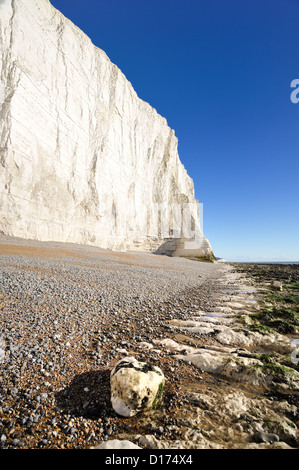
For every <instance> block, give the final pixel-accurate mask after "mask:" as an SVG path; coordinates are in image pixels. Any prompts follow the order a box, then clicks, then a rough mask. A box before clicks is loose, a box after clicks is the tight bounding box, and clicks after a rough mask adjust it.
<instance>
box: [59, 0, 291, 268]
mask: <svg viewBox="0 0 299 470" xmlns="http://www.w3.org/2000/svg"><path fill="white" fill-rule="evenodd" d="M51 3H52V5H53V6H55V7H56V8H57V9H58V10H60V11H61V12H62V13H63V14H64V15H65V16H66V17H67V18H69V19H70V20H71V21H73V22H74V23H75V24H76V25H77V26H78V27H79V28H81V29H82V30H83V31H84V32H85V33H86V34H87V35H88V36H89V37H90V39H91V40H92V42H93V43H94V44H95V45H96V46H98V47H100V48H101V49H103V50H104V51H105V52H106V54H107V55H108V57H109V58H110V60H111V61H112V62H113V63H115V64H116V65H117V66H118V67H119V68H120V69H121V70H122V72H123V73H124V74H125V76H126V77H127V79H128V80H129V81H130V82H131V83H132V85H133V87H134V89H135V90H136V92H137V94H138V96H139V97H140V98H141V99H143V100H145V101H147V102H149V103H150V104H151V105H152V106H153V107H154V108H156V110H157V111H158V113H160V114H161V115H162V116H164V117H165V118H166V119H167V122H168V124H169V126H170V127H171V128H173V129H174V130H175V134H176V136H177V137H178V141H179V147H178V150H179V155H180V159H181V161H182V162H183V164H184V165H185V167H186V169H187V171H188V173H189V175H190V176H191V177H192V179H193V181H194V185H195V195H196V198H197V199H198V200H199V202H200V203H203V208H204V216H203V230H204V234H205V235H206V236H207V238H208V239H209V240H210V242H211V245H212V248H213V250H214V253H215V255H216V256H219V257H224V258H225V259H227V260H229V261H235V260H243V259H244V260H245V259H246V260H259V259H261V258H264V259H266V260H299V132H298V130H299V103H297V104H295V103H292V102H291V99H290V95H291V92H292V91H293V89H292V88H291V87H290V84H291V81H292V80H294V79H297V78H298V79H299V48H298V45H299V0H84V1H82V0H51ZM298 96H299V95H298Z"/></svg>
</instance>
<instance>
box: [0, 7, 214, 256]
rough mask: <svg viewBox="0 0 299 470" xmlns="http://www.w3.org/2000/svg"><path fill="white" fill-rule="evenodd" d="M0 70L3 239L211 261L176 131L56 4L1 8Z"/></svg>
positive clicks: (0, 220)
mask: <svg viewBox="0 0 299 470" xmlns="http://www.w3.org/2000/svg"><path fill="white" fill-rule="evenodd" d="M0 65H1V76H0V117H1V119H0V190H1V196H0V231H2V232H4V233H5V234H8V235H14V236H19V237H25V238H35V239H39V240H55V241H68V242H75V243H85V244H94V245H98V246H101V247H103V248H111V249H120V250H122V249H124V250H125V249H150V250H154V249H157V248H158V247H161V246H162V248H161V250H163V246H164V247H166V248H167V247H168V248H167V249H169V250H172V251H173V252H174V253H175V254H184V249H185V248H184V247H185V245H186V244H185V240H187V241H188V242H190V239H191V240H192V238H193V239H194V240H197V242H196V243H197V245H192V246H193V248H192V247H191V246H190V249H191V251H192V250H193V251H194V250H195V251H194V253H195V254H197V255H198V256H205V255H209V254H211V253H212V251H211V247H210V245H209V243H208V241H207V240H206V239H205V238H204V237H203V236H202V233H201V231H200V228H199V217H198V204H197V202H196V200H195V199H194V188H193V182H192V180H191V178H190V177H189V176H188V175H187V172H186V170H185V168H184V166H183V165H182V163H181V162H180V160H179V156H178V152H177V138H176V137H175V134H174V131H173V130H172V129H170V128H169V127H168V125H167V122H166V120H165V118H163V117H162V116H160V115H159V114H158V113H157V112H156V110H155V109H153V108H152V107H151V106H150V105H149V104H148V103H146V102H144V101H142V100H141V99H139V98H138V96H137V94H136V92H135V91H134V89H133V87H132V85H131V83H130V82H129V81H128V80H127V79H126V77H125V76H124V75H123V73H122V72H121V71H120V70H119V69H118V67H117V66H116V65H114V64H112V63H111V61H110V60H109V58H108V57H107V55H106V54H105V53H104V52H103V51H102V50H101V49H99V48H97V47H95V46H94V45H93V44H92V43H91V41H90V39H89V38H88V37H87V36H86V35H85V34H84V33H83V32H82V31H81V30H80V29H78V28H77V27H76V26H75V25H74V24H73V23H72V22H71V21H69V20H67V19H66V18H65V17H64V16H63V15H62V14H61V13H60V12H59V11H57V10H56V9H55V8H54V7H53V6H52V5H51V4H50V3H49V1H48V0H0ZM186 220H187V225H188V223H189V222H190V227H189V229H188V233H187V237H185V238H184V235H185V234H182V233H179V230H178V229H179V228H181V227H182V225H183V224H182V221H186ZM190 233H191V236H190ZM172 239H173V240H174V241H173V242H170V244H169V240H172ZM178 241H179V242H180V245H178V243H177V242H178ZM167 243H168V244H167ZM175 250H176V251H175ZM166 251H167V250H166ZM190 253H191V252H190Z"/></svg>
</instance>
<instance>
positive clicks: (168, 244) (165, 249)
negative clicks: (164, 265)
mask: <svg viewBox="0 0 299 470" xmlns="http://www.w3.org/2000/svg"><path fill="white" fill-rule="evenodd" d="M177 243H178V240H176V239H172V240H166V241H165V242H164V243H162V245H161V246H159V248H157V250H156V251H154V255H165V256H173V253H174V252H175V250H176V248H177Z"/></svg>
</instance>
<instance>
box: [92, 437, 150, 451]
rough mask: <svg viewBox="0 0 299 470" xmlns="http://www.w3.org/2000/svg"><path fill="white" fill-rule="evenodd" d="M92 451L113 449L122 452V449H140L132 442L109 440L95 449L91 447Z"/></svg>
mask: <svg viewBox="0 0 299 470" xmlns="http://www.w3.org/2000/svg"><path fill="white" fill-rule="evenodd" d="M92 449H113V450H122V449H142V447H139V446H138V445H136V444H134V442H131V441H128V440H127V439H124V440H121V439H111V440H110V441H107V442H102V443H101V444H99V445H98V446H96V447H92Z"/></svg>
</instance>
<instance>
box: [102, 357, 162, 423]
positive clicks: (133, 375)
mask: <svg viewBox="0 0 299 470" xmlns="http://www.w3.org/2000/svg"><path fill="white" fill-rule="evenodd" d="M164 384H165V377H164V374H163V372H162V370H161V369H160V368H159V367H157V366H153V365H150V364H147V363H145V362H140V361H137V359H135V358H134V357H126V358H124V359H121V360H120V361H119V362H118V363H117V364H116V365H115V367H114V368H113V369H112V371H111V376H110V385H111V403H112V407H113V409H114V411H115V412H116V413H117V414H119V415H121V416H126V417H128V416H134V415H135V414H136V413H138V412H140V411H142V410H145V409H148V408H151V407H153V406H155V404H156V403H157V402H158V401H159V399H160V398H161V396H162V392H163V389H164Z"/></svg>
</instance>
